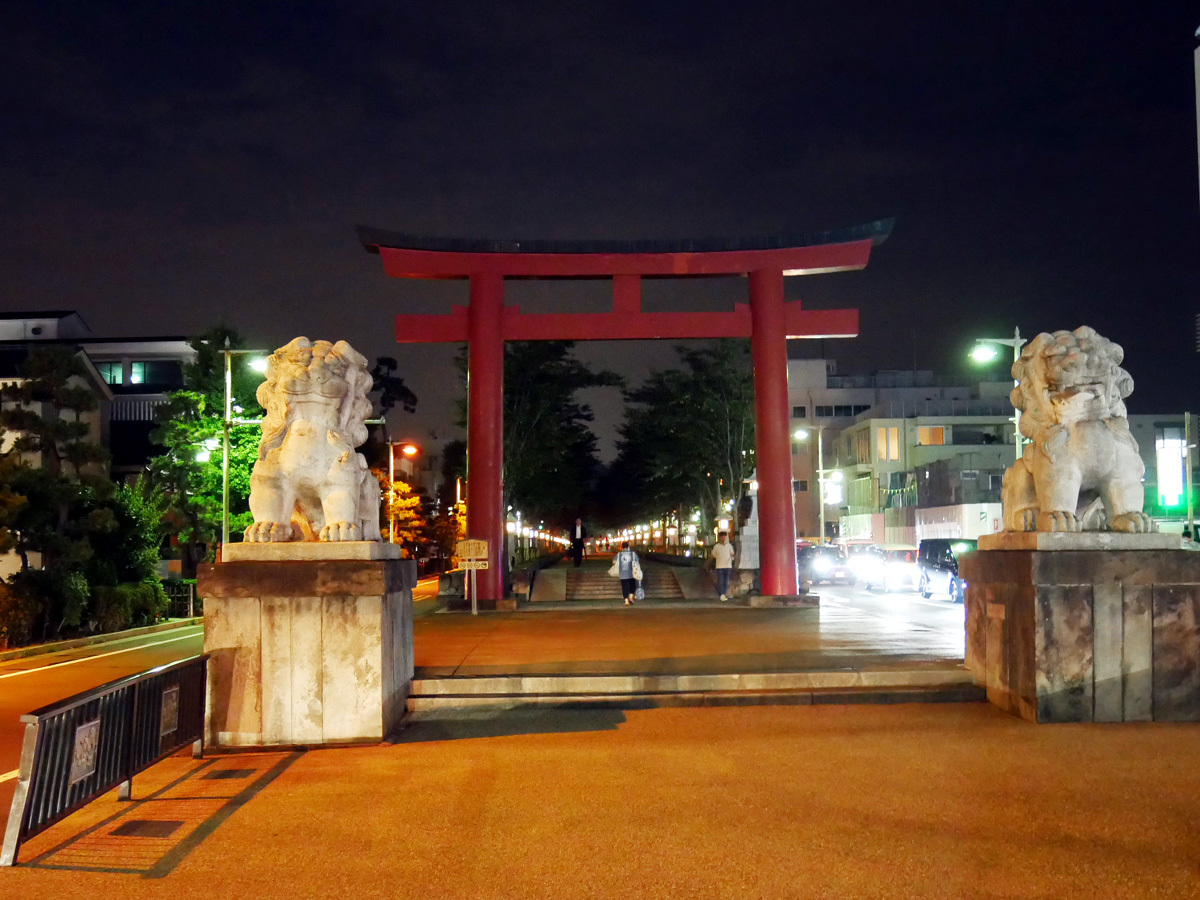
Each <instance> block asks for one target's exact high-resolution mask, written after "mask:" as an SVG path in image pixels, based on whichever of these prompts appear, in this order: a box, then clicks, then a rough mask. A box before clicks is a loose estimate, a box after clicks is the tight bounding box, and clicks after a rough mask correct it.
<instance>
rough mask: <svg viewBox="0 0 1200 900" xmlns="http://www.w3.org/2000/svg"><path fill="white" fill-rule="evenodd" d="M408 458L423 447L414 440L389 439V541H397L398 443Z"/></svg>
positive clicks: (391, 542)
mask: <svg viewBox="0 0 1200 900" xmlns="http://www.w3.org/2000/svg"><path fill="white" fill-rule="evenodd" d="M397 444H399V445H400V453H401V455H403V456H404V457H406V458H407V459H413V458H415V457H416V455H417V454H418V453H420V452H421V448H420V447H418V446H417V445H416V444H414V443H413V442H412V441H388V442H387V445H388V543H389V544H394V543H396V445H397Z"/></svg>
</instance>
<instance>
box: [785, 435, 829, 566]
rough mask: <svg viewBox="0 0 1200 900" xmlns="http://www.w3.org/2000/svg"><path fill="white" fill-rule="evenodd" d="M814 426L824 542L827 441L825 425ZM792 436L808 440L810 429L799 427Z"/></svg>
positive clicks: (819, 505) (800, 439) (819, 518)
mask: <svg viewBox="0 0 1200 900" xmlns="http://www.w3.org/2000/svg"><path fill="white" fill-rule="evenodd" d="M812 427H813V428H815V429H816V431H817V517H818V521H820V523H821V534H820V539H821V542H822V543H823V542H824V541H825V451H824V444H825V441H824V439H823V438H824V436H825V426H824V425H823V424H821V425H814V426H812ZM792 437H794V438H795V439H796V440H798V441H807V440H808V429H807V428H797V429H796V432H795V434H793V435H792ZM810 459H811V457H810Z"/></svg>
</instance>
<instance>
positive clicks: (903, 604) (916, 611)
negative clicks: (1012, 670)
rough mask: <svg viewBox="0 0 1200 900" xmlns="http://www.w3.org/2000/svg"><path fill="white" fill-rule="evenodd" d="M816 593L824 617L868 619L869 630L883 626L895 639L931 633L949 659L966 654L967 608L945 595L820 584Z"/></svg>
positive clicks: (816, 588) (815, 589)
mask: <svg viewBox="0 0 1200 900" xmlns="http://www.w3.org/2000/svg"><path fill="white" fill-rule="evenodd" d="M813 591H815V592H816V593H817V594H820V595H821V611H822V615H825V614H826V613H831V612H835V611H837V612H844V613H845V614H846V615H847V616H849V617H851V618H864V619H866V620H868V622H869V624H870V625H871V626H872V627H871V629H870V630H875V629H877V628H878V627H879V626H880V625H883V626H884V627H885V628H886V630H887V632H889V633H891V634H894V635H896V636H901V635H903V634H912V633H913V632H920V631H925V632H929V633H930V634H931V635H932V636H936V637H937V639H938V640H939V642H943V643H942V649H943V652H944V653H945V654H946V656H962V655H963V651H964V646H965V637H966V631H965V620H964V616H965V607H964V606H963V604H961V603H954V602H953V601H951V600H950V598H949V597H948V596H947V595H945V594H934V595H933V596H932V597H930V598H929V599H928V600H927V599H925V598H924V597H922V596H921V595H920V594H918V593H917V592H916V591H898V592H887V593H884V592H876V591H868V590H867V589H866V588H863V587H854V586H852V585H842V584H821V585H817V586H815V587H814V588H813ZM864 624H865V623H864Z"/></svg>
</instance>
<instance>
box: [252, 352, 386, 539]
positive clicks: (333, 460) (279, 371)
mask: <svg viewBox="0 0 1200 900" xmlns="http://www.w3.org/2000/svg"><path fill="white" fill-rule="evenodd" d="M370 389H371V374H370V372H368V371H367V360H366V358H365V357H364V356H362V355H361V354H359V353H357V352H356V351H355V350H354V348H353V347H351V346H350V345H349V344H347V343H346V342H345V341H338V342H337V343H336V344H332V343H330V342H329V341H316V342H313V341H310V340H309V339H308V338H305V337H298V338H296V339H295V340H294V341H292V342H291V343H289V344H288V345H287V346H285V347H280V348H279V349H278V350H276V351H275V352H274V353H273V354H272V355H271V356H270V358H269V359H268V360H267V380H266V381H265V382H263V383H262V384H261V385H259V388H258V402H259V403H261V404H262V405H263V408H265V409H266V411H267V416H266V418H265V419H263V423H262V430H263V435H262V444H261V445H260V446H259V450H258V460H257V461H256V462H255V463H254V471H253V472H252V474H251V476H250V512H251V513H252V514H253V515H254V524H253V525H251V526H250V527H249V528H247V529H246V534H245V538H244V540H246V541H251V542H263V541H318V540H319V541H378V540H381V535H380V533H379V501H380V491H379V483H378V482H377V481H376V480H375V477H374V476H373V475H372V474H371V472H370V470H369V469H368V468H367V462H366V460H365V459H364V458H363V456H362V454H360V453H355V448H356V447H358V446H359V445H360V444H361V443H363V441H365V440H366V439H367V427H366V425H365V424H364V421H365V420H366V419H367V418H368V417H369V416H370V415H371V401H370V400H368V399H367V392H368V391H370Z"/></svg>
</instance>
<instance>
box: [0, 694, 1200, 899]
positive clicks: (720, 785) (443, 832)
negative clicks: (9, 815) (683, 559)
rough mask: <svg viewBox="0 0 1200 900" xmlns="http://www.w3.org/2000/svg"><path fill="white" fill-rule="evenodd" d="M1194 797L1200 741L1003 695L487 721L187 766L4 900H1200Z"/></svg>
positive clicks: (85, 828)
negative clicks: (1071, 718)
mask: <svg viewBox="0 0 1200 900" xmlns="http://www.w3.org/2000/svg"><path fill="white" fill-rule="evenodd" d="M1197 796H1200V728H1197V727H1196V726H1192V725H1185V726H1180V725H1156V724H1146V725H1123V726H1062V727H1047V726H1042V727H1038V726H1033V725H1029V724H1027V723H1025V722H1022V721H1019V720H1017V719H1014V718H1011V717H1009V716H1006V715H1004V714H1002V713H1000V712H997V711H996V710H994V709H992V708H991V707H989V706H987V705H985V704H963V705H939V706H928V705H903V706H870V707H865V706H828V707H817V706H813V707H756V708H743V707H739V708H705V709H656V710H644V711H625V712H622V711H619V710H597V711H562V710H556V711H547V712H537V713H508V714H506V715H502V716H495V715H480V716H476V717H471V718H454V719H449V720H445V721H428V722H423V723H419V724H417V725H414V726H411V727H409V728H406V729H405V730H403V731H402V732H401V734H400V735H399V737H398V739H397V741H396V742H395V743H393V744H389V745H382V746H372V747H359V748H352V749H341V750H314V751H309V752H294V753H293V752H278V753H247V754H230V755H225V756H218V757H215V758H211V759H206V760H203V761H199V762H196V761H193V760H191V759H189V758H187V757H186V756H181V757H174V758H172V759H170V760H167V761H166V762H164V763H162V764H160V765H159V766H157V767H156V768H155V769H153V770H151V771H150V772H148V773H147V774H145V775H144V776H140V777H139V778H138V780H137V782H136V790H135V802H134V803H132V804H123V805H122V804H119V803H118V802H117V801H116V800H115V797H114V796H113V795H111V794H110V795H109V796H106V797H104V798H102V799H101V800H99V801H97V802H96V803H94V804H93V805H91V806H90V807H87V808H86V809H85V810H83V811H81V812H80V813H77V814H76V815H75V816H73V817H72V818H71V819H69V820H67V821H66V822H64V823H61V824H60V825H58V826H56V827H55V828H53V829H51V831H50V832H47V833H46V834H44V835H42V836H40V837H38V838H36V839H34V840H33V841H31V842H30V844H29V845H28V846H27V848H26V849H24V850H23V851H22V856H21V859H22V862H23V865H22V866H20V867H18V868H16V869H14V870H8V871H0V896H2V897H5V898H7V897H13V898H16V897H37V898H54V900H57V898H86V900H95V898H97V897H103V898H118V897H119V898H131V900H133V898H163V900H166V898H171V900H174V898H178V897H189V896H208V895H212V894H213V893H214V890H215V891H217V892H218V893H220V894H222V895H225V894H228V895H229V896H245V897H255V898H263V900H273V898H281V900H282V898H287V900H293V898H301V897H303V898H326V897H330V898H333V897H345V898H362V900H366V898H393V897H397V898H398V897H414V898H430V897H439V898H440V897H464V898H466V897H470V898H501V897H511V898H530V897H561V898H571V900H575V898H581V897H597V898H600V897H604V898H617V897H629V898H645V897H725V898H738V897H747V898H749V897H755V898H760V897H814V898H815V897H838V898H858V897H861V898H872V900H879V898H893V897H894V898H904V900H910V898H913V897H947V898H974V897H1013V898H1018V897H1020V898H1027V897H1053V898H1074V897H1079V898H1096V897H1103V898H1126V897H1178V898H1194V897H1196V896H1197V895H1198V894H1200V844H1198V843H1197V841H1196V835H1197V834H1198V833H1200V808H1198V805H1197V803H1196V797H1197ZM217 826H219V827H217Z"/></svg>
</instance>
